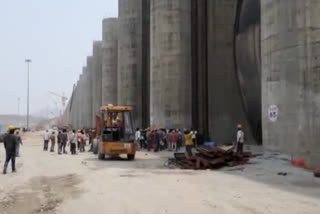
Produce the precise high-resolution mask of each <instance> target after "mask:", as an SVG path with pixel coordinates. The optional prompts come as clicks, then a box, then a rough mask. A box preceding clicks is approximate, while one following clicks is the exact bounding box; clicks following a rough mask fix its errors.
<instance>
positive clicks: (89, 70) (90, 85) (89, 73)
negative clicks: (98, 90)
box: [86, 56, 94, 128]
mask: <svg viewBox="0 0 320 214" xmlns="http://www.w3.org/2000/svg"><path fill="white" fill-rule="evenodd" d="M86 67H87V90H88V93H87V94H88V98H87V102H88V103H87V104H86V105H87V109H88V111H87V112H86V115H87V118H88V122H87V127H88V128H92V127H94V124H93V119H92V115H93V113H92V93H93V92H92V89H93V82H92V57H91V56H88V57H87V66H86Z"/></svg>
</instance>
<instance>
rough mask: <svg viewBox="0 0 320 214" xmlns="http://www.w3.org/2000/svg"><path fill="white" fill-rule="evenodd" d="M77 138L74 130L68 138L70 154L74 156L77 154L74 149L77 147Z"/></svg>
mask: <svg viewBox="0 0 320 214" xmlns="http://www.w3.org/2000/svg"><path fill="white" fill-rule="evenodd" d="M76 142H77V136H76V130H73V131H72V133H71V135H70V138H69V143H70V152H71V154H72V155H76V154H77V151H76V149H77V148H76V147H77V145H76V144H77V143H76Z"/></svg>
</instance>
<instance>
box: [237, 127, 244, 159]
mask: <svg viewBox="0 0 320 214" xmlns="http://www.w3.org/2000/svg"><path fill="white" fill-rule="evenodd" d="M242 129H243V127H242V125H241V124H239V125H238V130H237V152H238V153H240V154H242V153H243V144H244V132H243V130H242Z"/></svg>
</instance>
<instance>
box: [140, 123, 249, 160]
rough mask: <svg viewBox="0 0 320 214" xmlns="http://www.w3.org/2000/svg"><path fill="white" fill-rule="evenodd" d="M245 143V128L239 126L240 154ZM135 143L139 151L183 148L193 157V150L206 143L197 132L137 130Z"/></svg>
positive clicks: (237, 146)
mask: <svg viewBox="0 0 320 214" xmlns="http://www.w3.org/2000/svg"><path fill="white" fill-rule="evenodd" d="M244 141H245V135H244V132H243V126H242V125H241V124H239V125H238V126H237V133H236V145H235V146H236V149H237V152H238V153H242V152H243V144H244ZM135 142H136V146H137V148H138V150H140V149H147V150H148V151H151V150H152V149H153V151H154V152H159V151H163V150H168V151H175V152H177V151H179V149H180V148H181V147H183V146H185V148H186V153H187V154H188V155H192V149H193V148H194V147H196V146H198V145H202V144H203V143H204V140H203V137H202V135H201V134H199V133H198V132H197V131H195V130H193V129H191V130H184V132H182V131H181V130H180V129H171V130H167V129H150V128H148V129H146V130H141V129H139V128H137V129H136V132H135Z"/></svg>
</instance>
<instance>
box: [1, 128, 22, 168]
mask: <svg viewBox="0 0 320 214" xmlns="http://www.w3.org/2000/svg"><path fill="white" fill-rule="evenodd" d="M14 131H15V127H14V126H12V125H10V126H9V127H8V133H7V134H6V135H5V136H4V148H5V150H6V160H5V163H4V168H3V174H7V168H8V164H9V161H10V160H11V167H12V172H16V154H17V150H16V148H17V145H18V144H19V140H18V137H17V136H16V135H15V134H14Z"/></svg>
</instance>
